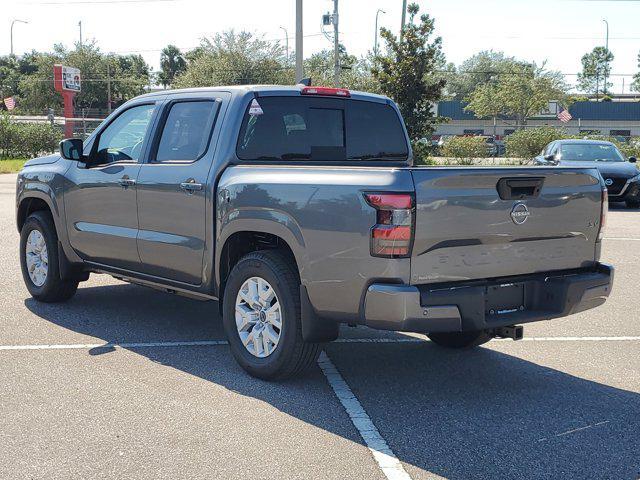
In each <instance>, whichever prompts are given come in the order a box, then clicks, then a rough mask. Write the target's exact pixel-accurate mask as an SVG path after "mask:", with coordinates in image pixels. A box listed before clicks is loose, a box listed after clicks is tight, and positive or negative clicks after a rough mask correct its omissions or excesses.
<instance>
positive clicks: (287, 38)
mask: <svg viewBox="0 0 640 480" xmlns="http://www.w3.org/2000/svg"><path fill="white" fill-rule="evenodd" d="M280 29H281V30H284V35H285V47H284V49H285V52H286V54H287V65H289V32H287V29H286V28H284V27H280Z"/></svg>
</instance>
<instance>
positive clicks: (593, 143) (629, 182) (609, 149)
mask: <svg viewBox="0 0 640 480" xmlns="http://www.w3.org/2000/svg"><path fill="white" fill-rule="evenodd" d="M635 163H636V158H635V157H629V159H628V160H627V159H626V158H625V157H624V155H623V154H622V153H621V152H620V150H618V147H616V146H615V145H614V144H613V143H611V142H605V141H601V140H557V141H555V142H551V143H550V144H549V145H547V146H546V147H545V149H544V150H543V151H542V153H541V154H540V155H539V156H537V157H536V158H535V164H536V165H546V166H548V165H563V166H570V167H595V168H597V169H598V171H599V172H600V174H601V175H602V178H604V184H605V185H606V186H607V190H608V192H609V201H611V202H626V204H627V206H628V207H629V208H639V207H640V172H639V171H638V168H637V167H636V165H635Z"/></svg>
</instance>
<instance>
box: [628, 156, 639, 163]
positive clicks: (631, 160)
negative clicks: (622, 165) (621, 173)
mask: <svg viewBox="0 0 640 480" xmlns="http://www.w3.org/2000/svg"><path fill="white" fill-rule="evenodd" d="M637 161H638V159H637V158H636V157H629V162H631V163H636V162H637Z"/></svg>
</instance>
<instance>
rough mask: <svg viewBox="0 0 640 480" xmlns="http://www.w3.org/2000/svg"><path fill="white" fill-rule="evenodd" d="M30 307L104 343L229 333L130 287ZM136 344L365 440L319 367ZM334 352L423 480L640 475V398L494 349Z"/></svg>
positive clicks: (202, 313)
mask: <svg viewBox="0 0 640 480" xmlns="http://www.w3.org/2000/svg"><path fill="white" fill-rule="evenodd" d="M25 305H26V307H27V308H28V309H29V310H30V311H31V312H33V313H34V314H36V315H38V316H39V317H41V318H43V319H45V320H47V321H49V322H51V323H53V324H55V325H58V326H60V327H63V328H66V329H69V330H71V331H74V332H78V333H82V334H85V335H90V336H92V337H96V338H99V339H101V340H102V341H104V342H105V343H122V342H162V341H199V340H223V339H224V334H223V332H222V325H221V322H220V319H219V315H218V309H217V304H216V303H213V302H195V301H191V300H187V299H183V298H179V297H172V296H169V295H166V294H163V293H159V292H154V291H151V290H148V289H145V288H142V287H136V286H131V285H115V286H104V287H89V288H81V289H80V290H79V291H78V294H77V295H76V297H75V298H74V299H72V300H71V301H70V302H68V303H67V304H65V305H48V304H41V303H38V302H36V301H34V300H32V299H27V300H25ZM356 333H357V331H356ZM366 334H367V336H371V332H370V331H369V332H366ZM375 335H377V334H374V335H373V336H375ZM350 336H352V337H353V336H354V332H350ZM399 337H401V336H399ZM401 338H402V337H401ZM96 343H97V342H96ZM547 347H548V345H545V346H540V347H536V348H547ZM558 348H559V347H558ZM211 349H215V353H212V352H211ZM131 350H132V351H134V352H136V353H137V354H139V355H143V356H145V357H147V358H149V359H150V360H152V361H154V362H156V363H159V364H162V365H166V366H167V367H171V368H175V369H178V370H180V371H182V372H185V373H188V374H191V375H194V376H197V377H199V378H202V379H204V380H206V381H209V382H213V383H215V384H217V385H222V386H224V387H225V388H227V389H229V390H231V391H234V392H237V393H238V394H240V395H244V396H249V397H252V398H256V399H259V400H262V401H264V402H267V403H268V404H270V405H272V406H273V407H275V408H277V409H279V410H280V411H281V412H283V413H285V414H287V415H290V416H292V417H294V418H296V419H299V420H302V421H304V422H306V423H308V424H310V425H313V426H315V427H318V428H321V429H324V430H326V431H329V432H331V433H334V434H336V435H341V436H343V437H344V438H347V439H349V440H352V441H354V442H359V443H362V440H361V439H360V438H359V436H358V435H357V434H356V433H355V431H354V429H353V428H352V427H351V426H350V424H349V423H348V422H347V421H346V419H345V415H344V412H343V411H342V409H341V407H340V406H339V404H338V403H337V400H335V398H334V397H333V395H332V394H331V391H330V390H329V388H328V386H327V384H326V382H325V380H324V377H323V376H322V374H321V373H320V371H319V369H315V370H314V371H312V372H310V373H309V374H308V375H307V376H305V377H303V378H299V379H295V380H290V381H287V382H283V383H279V384H269V388H265V383H264V382H262V381H259V380H255V379H253V378H250V377H248V376H247V375H246V374H245V373H244V372H243V371H242V370H240V368H239V367H238V366H237V365H236V364H235V362H234V361H233V359H232V358H231V354H230V353H229V351H228V347H226V346H218V347H190V348H138V347H136V348H131ZM327 352H328V354H329V356H330V357H331V358H332V360H333V361H334V363H335V364H336V366H337V367H338V369H339V370H340V371H341V372H342V374H343V376H344V377H345V379H346V380H347V382H348V383H349V385H350V386H351V388H352V389H353V391H354V393H355V394H356V396H357V397H358V398H359V400H360V401H361V403H362V404H363V406H364V408H365V410H366V411H367V413H369V415H370V416H371V418H372V420H373V422H374V423H375V424H376V426H377V427H378V429H379V430H380V432H381V434H382V435H383V437H385V439H386V440H387V441H388V443H389V445H390V446H391V448H392V449H393V450H394V452H395V453H396V455H397V456H398V458H399V459H400V460H401V461H403V462H405V465H406V468H407V469H408V471H409V472H410V474H411V475H413V476H414V478H421V477H423V476H428V475H427V474H428V472H431V473H435V474H437V475H440V476H442V477H445V478H449V479H470V478H478V479H486V478H526V479H533V478H540V479H542V478H545V479H547V478H636V477H637V476H638V474H639V472H640V435H638V432H639V431H640V415H638V414H639V413H640V395H639V394H637V393H634V392H630V391H625V390H622V389H618V388H613V387H610V386H607V385H603V384H600V383H597V382H594V381H589V380H585V379H583V378H579V377H575V376H572V375H569V374H566V373H563V372H561V371H558V370H555V369H552V368H548V367H544V366H541V365H538V364H535V363H532V362H529V361H525V360H522V359H520V358H518V357H515V356H511V355H508V354H505V353H500V352H498V351H495V350H491V349H486V348H480V349H476V350H474V351H472V352H450V351H445V350H442V349H439V348H438V347H435V346H434V345H433V344H431V343H430V342H425V343H404V344H403V343H382V344H371V343H362V344H359V343H348V344H344V343H342V344H341V343H336V344H332V345H329V346H328V347H327ZM89 354H90V355H103V354H104V355H111V354H114V353H113V349H110V348H95V349H93V350H91V351H89ZM86 361H87V362H91V361H92V360H91V358H90V357H87V360H86ZM314 395H316V396H318V395H319V396H322V395H325V396H329V397H330V400H328V401H327V402H325V403H324V405H327V404H329V405H331V404H333V405H335V409H336V410H335V411H326V408H323V407H322V405H323V403H322V402H320V401H319V399H318V398H313V396H314ZM325 398H326V397H325ZM256 442H257V443H259V439H256ZM318 448H320V447H318Z"/></svg>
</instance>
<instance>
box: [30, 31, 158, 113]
mask: <svg viewBox="0 0 640 480" xmlns="http://www.w3.org/2000/svg"><path fill="white" fill-rule="evenodd" d="M57 63H61V64H63V65H67V66H70V67H76V68H79V69H80V71H81V76H82V91H81V92H80V93H79V94H78V95H77V96H76V100H75V103H76V107H77V108H97V109H101V110H106V109H107V100H108V97H109V88H110V90H111V100H112V104H115V105H118V104H121V103H123V102H125V101H126V100H128V99H130V98H132V97H134V96H136V95H140V94H141V93H144V92H145V87H146V86H147V85H148V84H149V76H150V72H149V66H148V65H147V64H146V62H145V61H144V59H143V58H142V57H141V56H140V55H125V56H122V55H115V54H110V55H105V54H104V53H102V52H101V51H100V49H99V48H98V46H97V45H96V44H95V42H86V43H84V44H83V45H82V46H80V45H76V47H75V49H73V50H67V49H66V48H65V47H63V46H62V45H56V46H55V47H54V49H53V52H52V53H43V54H39V55H38V56H37V57H36V69H35V72H34V73H33V74H32V75H27V76H23V77H22V79H21V80H20V85H19V88H20V97H21V99H22V105H23V106H24V108H25V109H26V110H28V111H31V112H43V111H45V110H46V109H47V108H49V107H53V108H61V107H62V97H61V96H60V94H59V93H57V92H56V91H55V89H54V84H53V66H54V64H57Z"/></svg>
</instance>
